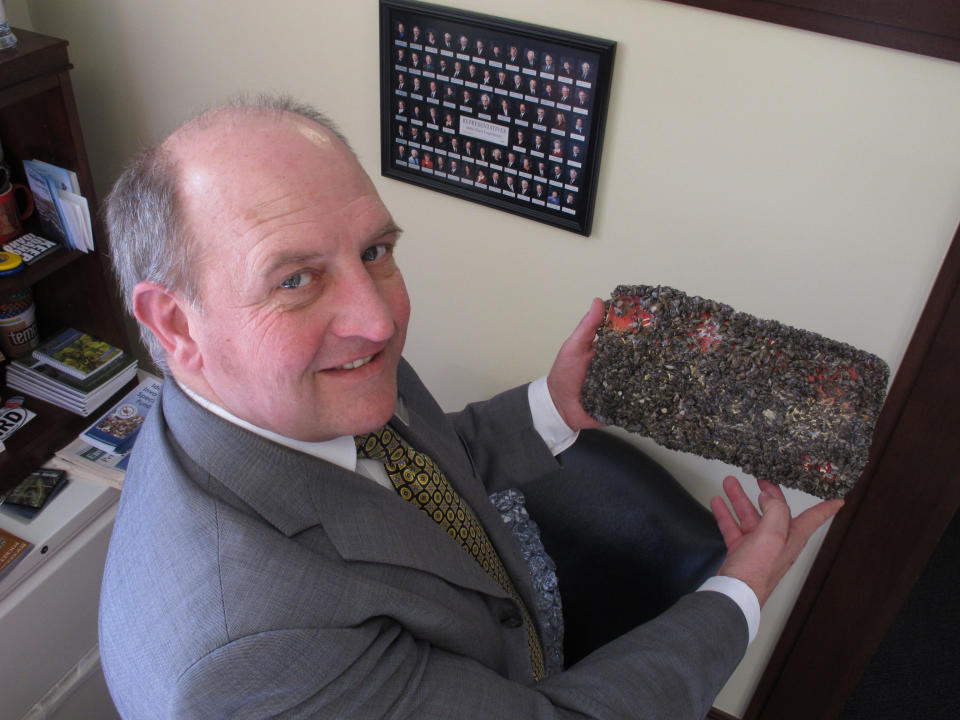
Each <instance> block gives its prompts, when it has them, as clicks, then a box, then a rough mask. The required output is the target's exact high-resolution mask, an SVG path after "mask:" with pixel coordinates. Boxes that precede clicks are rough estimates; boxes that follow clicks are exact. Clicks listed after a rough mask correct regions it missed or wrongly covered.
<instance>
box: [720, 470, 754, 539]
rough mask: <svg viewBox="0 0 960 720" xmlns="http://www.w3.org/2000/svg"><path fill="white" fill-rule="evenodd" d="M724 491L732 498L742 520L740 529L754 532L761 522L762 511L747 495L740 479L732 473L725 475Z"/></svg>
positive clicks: (732, 503)
mask: <svg viewBox="0 0 960 720" xmlns="http://www.w3.org/2000/svg"><path fill="white" fill-rule="evenodd" d="M723 491H724V492H725V493H726V494H727V497H728V498H730V504H731V505H732V506H733V511H734V512H735V513H736V514H737V519H738V520H739V521H740V529H741V530H742V531H743V532H745V533H749V532H752V531H753V530H754V529H755V528H756V527H757V525H758V524H759V522H760V513H759V512H758V511H757V508H756V506H755V505H754V504H753V502H751V500H750V498H749V497H747V493H746V492H744V490H743V486H742V485H740V481H739V480H737V479H736V478H735V477H733V476H732V475H730V476H727V477H725V478H724V479H723Z"/></svg>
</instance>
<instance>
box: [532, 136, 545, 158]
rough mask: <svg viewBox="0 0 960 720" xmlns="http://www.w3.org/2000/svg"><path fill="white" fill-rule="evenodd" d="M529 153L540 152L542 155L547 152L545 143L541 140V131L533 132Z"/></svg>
mask: <svg viewBox="0 0 960 720" xmlns="http://www.w3.org/2000/svg"><path fill="white" fill-rule="evenodd" d="M530 152H531V153H540V155H543V154H544V153H546V152H547V144H546V143H545V142H544V140H543V135H542V134H541V133H534V136H533V142H532V143H531V145H530Z"/></svg>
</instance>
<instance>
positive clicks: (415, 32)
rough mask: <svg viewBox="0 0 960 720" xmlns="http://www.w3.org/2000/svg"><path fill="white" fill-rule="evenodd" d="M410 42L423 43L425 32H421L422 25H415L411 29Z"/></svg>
mask: <svg viewBox="0 0 960 720" xmlns="http://www.w3.org/2000/svg"><path fill="white" fill-rule="evenodd" d="M410 42H412V43H418V44H421V43H423V34H422V33H421V32H420V26H419V25H414V26H413V27H412V28H411V29H410Z"/></svg>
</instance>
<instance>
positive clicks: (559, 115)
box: [550, 110, 567, 131]
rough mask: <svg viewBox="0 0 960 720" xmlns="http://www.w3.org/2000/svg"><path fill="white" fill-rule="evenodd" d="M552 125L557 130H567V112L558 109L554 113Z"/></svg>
mask: <svg viewBox="0 0 960 720" xmlns="http://www.w3.org/2000/svg"><path fill="white" fill-rule="evenodd" d="M550 127H552V128H554V129H555V130H564V131H566V130H567V114H566V113H565V112H563V110H556V111H555V112H554V113H553V119H552V120H551V122H550Z"/></svg>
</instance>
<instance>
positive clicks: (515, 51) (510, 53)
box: [507, 45, 520, 66]
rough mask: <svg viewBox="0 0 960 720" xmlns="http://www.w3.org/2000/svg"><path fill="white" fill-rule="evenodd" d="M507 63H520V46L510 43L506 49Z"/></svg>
mask: <svg viewBox="0 0 960 720" xmlns="http://www.w3.org/2000/svg"><path fill="white" fill-rule="evenodd" d="M507 63H509V64H510V65H517V66H519V65H520V48H518V47H517V46H516V45H511V46H510V47H509V48H508V49H507Z"/></svg>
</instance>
